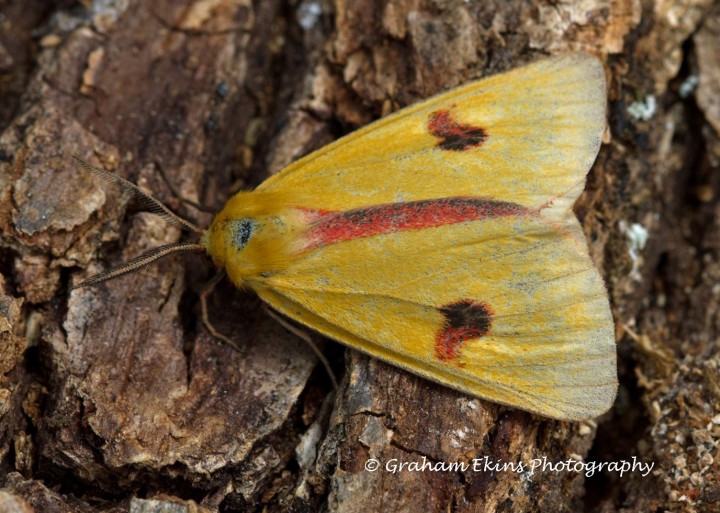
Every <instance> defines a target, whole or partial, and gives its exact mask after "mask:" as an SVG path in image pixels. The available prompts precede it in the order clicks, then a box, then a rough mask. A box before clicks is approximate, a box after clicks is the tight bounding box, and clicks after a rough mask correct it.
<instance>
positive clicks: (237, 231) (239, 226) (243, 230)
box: [227, 218, 257, 251]
mask: <svg viewBox="0 0 720 513" xmlns="http://www.w3.org/2000/svg"><path fill="white" fill-rule="evenodd" d="M256 226H257V223H256V222H255V221H253V220H252V219H248V218H242V219H233V220H231V221H230V222H228V224H227V228H228V232H227V233H228V234H229V235H230V244H231V245H232V247H233V248H235V250H237V251H242V250H243V248H245V246H247V243H248V241H249V240H250V237H252V235H253V233H255V230H256Z"/></svg>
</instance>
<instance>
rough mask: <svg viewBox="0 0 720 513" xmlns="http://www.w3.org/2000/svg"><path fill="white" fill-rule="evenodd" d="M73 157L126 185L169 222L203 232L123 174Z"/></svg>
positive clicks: (150, 209) (104, 175)
mask: <svg viewBox="0 0 720 513" xmlns="http://www.w3.org/2000/svg"><path fill="white" fill-rule="evenodd" d="M73 159H75V162H77V163H78V164H79V165H80V166H81V167H82V168H83V169H85V170H86V171H89V172H90V173H92V174H94V175H95V176H99V177H100V178H102V179H103V180H105V181H106V182H110V183H113V184H116V185H119V186H121V187H125V188H126V189H128V190H130V191H132V192H133V193H134V194H135V197H136V198H137V199H138V201H139V202H140V203H141V204H142V205H143V207H145V209H146V210H147V211H148V212H152V213H153V214H157V215H159V216H160V217H162V218H163V219H165V220H166V221H167V222H169V223H171V224H174V225H175V226H177V227H179V228H182V229H184V230H191V231H193V232H195V233H202V232H203V230H201V229H200V228H198V227H197V226H196V225H195V224H193V223H191V222H190V221H188V220H187V219H183V218H182V217H180V216H178V215H177V214H175V213H174V212H172V211H171V210H170V209H169V208H167V207H166V206H165V205H164V204H163V203H162V202H161V201H160V200H158V199H155V198H154V197H152V196H150V195H149V194H147V193H146V192H143V190H142V189H140V187H138V186H137V185H135V184H134V183H132V182H129V181H128V180H125V179H124V178H122V177H121V176H118V175H116V174H115V173H111V172H109V171H106V170H105V169H103V168H101V167H96V166H91V165H90V164H88V163H87V162H85V161H84V160H83V159H81V158H80V157H78V156H77V155H73Z"/></svg>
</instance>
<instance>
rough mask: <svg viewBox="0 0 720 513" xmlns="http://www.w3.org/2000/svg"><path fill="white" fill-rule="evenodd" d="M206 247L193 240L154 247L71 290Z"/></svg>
mask: <svg viewBox="0 0 720 513" xmlns="http://www.w3.org/2000/svg"><path fill="white" fill-rule="evenodd" d="M203 250H205V248H204V247H203V246H202V244H195V243H192V242H178V243H177V244H167V245H165V246H160V247H158V248H155V249H152V250H150V251H148V252H147V253H145V254H142V255H140V256H138V257H135V258H133V259H132V260H129V261H127V262H125V263H123V264H120V265H119V266H117V267H113V268H111V269H108V270H107V271H105V272H104V273H100V274H96V275H95V276H91V277H90V278H88V279H87V280H85V281H82V282H80V283H78V284H77V285H75V286H73V287H72V289H70V290H75V289H80V288H82V287H89V286H91V285H97V284H98V283H102V282H104V281H107V280H112V279H113V278H118V277H120V276H123V275H125V274H129V273H131V272H134V271H137V270H139V269H143V268H145V267H147V266H149V265H150V264H152V263H153V262H157V261H158V260H162V259H163V258H165V257H167V256H170V255H172V254H173V253H180V252H182V251H203Z"/></svg>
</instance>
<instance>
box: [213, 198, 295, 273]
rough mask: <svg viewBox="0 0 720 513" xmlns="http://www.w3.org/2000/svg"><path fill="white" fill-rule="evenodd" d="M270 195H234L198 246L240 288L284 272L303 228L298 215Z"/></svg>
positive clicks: (280, 199)
mask: <svg viewBox="0 0 720 513" xmlns="http://www.w3.org/2000/svg"><path fill="white" fill-rule="evenodd" d="M286 205H287V203H286V202H284V201H283V199H282V198H281V197H279V196H278V195H276V194H272V193H261V192H253V193H246V192H240V193H237V194H235V195H234V196H233V197H232V198H230V200H229V201H228V202H227V204H226V205H225V208H223V209H222V210H221V211H220V212H219V213H218V214H217V215H216V216H215V219H213V221H212V223H211V224H210V226H209V227H208V229H207V231H206V232H205V234H204V235H203V237H202V240H201V242H200V243H201V244H202V245H203V246H204V247H205V249H206V251H207V253H208V255H210V257H211V258H212V259H213V262H214V263H215V265H216V266H217V267H220V268H225V269H226V270H227V273H228V276H229V277H230V278H231V279H232V280H233V282H234V283H235V284H236V285H237V286H239V287H241V286H244V285H246V284H247V282H248V281H251V280H262V279H264V278H266V277H267V276H269V275H271V274H272V273H274V272H277V271H280V270H282V269H284V268H285V267H286V266H287V265H288V264H289V263H290V262H291V261H292V259H293V257H292V255H293V254H295V252H294V251H293V241H294V240H295V239H296V237H295V236H296V235H297V234H299V233H301V231H302V228H303V226H304V223H303V220H302V216H301V215H300V214H298V211H297V210H295V209H292V208H288V207H287V206H286Z"/></svg>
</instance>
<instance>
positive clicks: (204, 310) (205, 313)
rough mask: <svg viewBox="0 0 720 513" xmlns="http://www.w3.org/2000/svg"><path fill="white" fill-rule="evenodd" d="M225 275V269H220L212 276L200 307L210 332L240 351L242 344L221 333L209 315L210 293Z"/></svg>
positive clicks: (202, 294) (203, 319) (206, 286)
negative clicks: (208, 300)
mask: <svg viewBox="0 0 720 513" xmlns="http://www.w3.org/2000/svg"><path fill="white" fill-rule="evenodd" d="M224 277H225V270H224V269H223V270H221V271H218V272H217V273H216V274H215V276H213V277H212V279H211V280H210V281H209V282H208V284H207V285H205V288H204V289H203V291H202V292H201V293H200V308H201V310H202V322H203V324H204V325H205V328H206V329H207V330H208V331H209V332H210V334H211V335H212V336H213V337H215V338H216V339H218V340H221V341H223V342H225V343H226V344H227V345H229V346H230V347H232V348H234V349H236V350H237V351H240V346H238V345H237V343H236V342H235V341H234V340H233V339H231V338H229V337H226V336H225V335H223V334H222V333H220V332H219V331H218V330H216V329H215V326H213V325H212V323H211V322H210V317H208V309H207V298H208V296H209V295H210V294H212V291H213V290H215V287H216V286H217V284H218V283H220V280H222V279H223V278H224Z"/></svg>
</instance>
